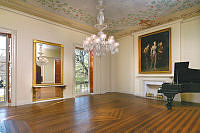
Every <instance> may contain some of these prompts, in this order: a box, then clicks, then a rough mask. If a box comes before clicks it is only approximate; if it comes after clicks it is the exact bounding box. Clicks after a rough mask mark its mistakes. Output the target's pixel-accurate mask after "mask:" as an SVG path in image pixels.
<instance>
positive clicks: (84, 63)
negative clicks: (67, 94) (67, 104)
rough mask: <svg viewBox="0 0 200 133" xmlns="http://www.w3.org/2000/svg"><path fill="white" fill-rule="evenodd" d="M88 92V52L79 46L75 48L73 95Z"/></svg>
mask: <svg viewBox="0 0 200 133" xmlns="http://www.w3.org/2000/svg"><path fill="white" fill-rule="evenodd" d="M89 93H90V54H88V53H86V52H85V51H84V50H83V49H81V48H76V49H75V95H76V96H79V95H87V94H89Z"/></svg>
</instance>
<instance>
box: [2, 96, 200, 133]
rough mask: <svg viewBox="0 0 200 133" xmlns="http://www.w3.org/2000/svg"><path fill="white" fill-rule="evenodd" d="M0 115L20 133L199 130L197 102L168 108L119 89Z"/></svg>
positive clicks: (8, 110)
mask: <svg viewBox="0 0 200 133" xmlns="http://www.w3.org/2000/svg"><path fill="white" fill-rule="evenodd" d="M0 118H1V120H4V121H1V123H2V122H3V123H4V125H5V127H7V128H8V129H9V132H14V131H15V132H22V133H23V132H24V133H28V132H34V133H71V132H72V133H109V132H110V133H124V132H130V133H135V132H141V133H144V132H152V133H156V132H159V133H160V132H169V133H171V132H181V133H184V132H185V133H195V132H196V133H197V132H200V107H199V106H182V105H177V106H175V107H173V110H167V108H166V107H165V106H164V105H163V103H162V102H159V101H156V100H150V99H144V98H139V97H135V96H133V95H129V94H121V93H106V94H102V95H90V96H82V97H78V98H75V99H67V100H63V101H56V102H55V101H54V102H48V103H39V104H33V105H25V106H19V107H9V108H8V107H5V108H0ZM0 127H1V125H0ZM0 131H1V130H0Z"/></svg>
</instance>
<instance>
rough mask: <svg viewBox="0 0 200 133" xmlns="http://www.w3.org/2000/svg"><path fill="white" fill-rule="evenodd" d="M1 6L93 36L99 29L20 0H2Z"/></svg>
mask: <svg viewBox="0 0 200 133" xmlns="http://www.w3.org/2000/svg"><path fill="white" fill-rule="evenodd" d="M0 5H2V6H5V7H8V8H11V9H14V10H17V11H21V12H24V13H27V14H30V15H33V16H36V17H40V18H43V19H46V20H49V21H53V22H56V23H58V24H62V25H65V26H68V27H71V28H74V29H78V30H81V31H85V32H88V33H91V34H95V33H97V29H96V28H94V27H92V26H88V25H86V24H82V23H79V22H76V21H74V20H71V19H68V18H66V17H63V16H59V15H56V14H55V13H51V12H49V11H46V10H44V9H42V8H39V7H36V6H31V5H28V4H26V3H24V2H21V1H19V0H0Z"/></svg>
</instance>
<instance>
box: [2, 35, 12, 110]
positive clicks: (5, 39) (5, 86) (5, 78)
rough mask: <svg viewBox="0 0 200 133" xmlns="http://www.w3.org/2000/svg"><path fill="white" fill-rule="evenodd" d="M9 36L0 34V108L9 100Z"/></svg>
mask: <svg viewBox="0 0 200 133" xmlns="http://www.w3.org/2000/svg"><path fill="white" fill-rule="evenodd" d="M10 42H11V34H5V33H0V106H1V105H7V104H8V103H10V102H11V100H10V87H11V86H10V85H11V67H10V64H11V56H10V52H11V47H10Z"/></svg>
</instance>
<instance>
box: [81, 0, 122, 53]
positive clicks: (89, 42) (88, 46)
mask: <svg viewBox="0 0 200 133" xmlns="http://www.w3.org/2000/svg"><path fill="white" fill-rule="evenodd" d="M98 2H99V5H97V7H96V8H97V9H98V10H99V13H98V15H97V22H98V23H97V24H96V25H95V27H96V28H97V29H98V30H99V32H98V34H97V35H94V34H93V35H91V36H90V37H87V38H86V40H84V41H83V48H84V50H85V51H86V52H93V54H94V55H96V56H100V55H106V53H108V52H111V54H115V53H117V52H119V49H118V46H119V43H118V42H115V39H114V36H109V37H108V39H106V38H107V35H106V34H105V33H104V32H103V30H104V29H106V28H107V27H108V26H107V25H106V24H104V12H103V11H104V8H103V0H98Z"/></svg>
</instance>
